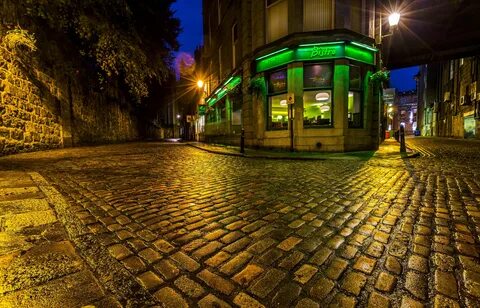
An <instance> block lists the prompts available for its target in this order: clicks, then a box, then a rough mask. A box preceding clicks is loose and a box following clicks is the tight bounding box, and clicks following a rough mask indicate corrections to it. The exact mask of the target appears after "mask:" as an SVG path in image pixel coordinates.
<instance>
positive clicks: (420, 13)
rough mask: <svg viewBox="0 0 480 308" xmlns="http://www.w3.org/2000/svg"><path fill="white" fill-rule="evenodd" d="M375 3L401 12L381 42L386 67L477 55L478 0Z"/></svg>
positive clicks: (479, 46) (479, 30) (479, 34)
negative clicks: (391, 29)
mask: <svg viewBox="0 0 480 308" xmlns="http://www.w3.org/2000/svg"><path fill="white" fill-rule="evenodd" d="M377 5H380V6H381V10H382V11H385V12H388V11H391V10H392V9H396V10H397V11H399V12H400V13H401V16H402V17H401V20H400V24H399V26H398V28H397V29H396V30H395V32H394V33H393V35H391V36H388V37H385V38H384V39H383V42H382V45H383V48H382V51H383V53H384V59H385V64H386V66H387V67H388V68H390V69H392V68H401V67H406V66H412V65H419V64H425V63H432V62H438V61H444V60H449V59H454V58H461V57H468V56H474V55H480V0H397V1H395V0H379V1H378V3H377ZM384 20H386V18H384ZM384 29H386V30H387V31H388V25H385V26H384ZM384 31H385V30H384Z"/></svg>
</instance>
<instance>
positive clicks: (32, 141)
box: [0, 37, 138, 155]
mask: <svg viewBox="0 0 480 308" xmlns="http://www.w3.org/2000/svg"><path fill="white" fill-rule="evenodd" d="M0 42H1V37H0ZM54 52H58V50H57V51H54ZM52 58H56V59H57V63H53V64H52V63H50V64H47V63H46V62H45V61H43V60H44V59H42V56H41V55H40V53H38V52H36V53H31V54H29V53H27V52H25V54H22V55H21V56H20V55H18V54H17V53H16V52H15V51H14V50H9V49H7V48H6V47H5V46H4V45H1V44H0V155H5V154H12V153H19V152H27V151H36V150H43V149H52V148H59V147H68V146H72V145H79V144H91V143H106V142H118V141H127V140H134V139H137V138H138V127H137V120H136V117H135V113H134V110H133V109H132V107H131V105H130V104H129V103H127V102H126V99H125V95H124V94H122V92H121V91H120V88H119V87H118V86H113V87H110V88H109V90H108V91H106V90H103V91H96V90H93V89H92V88H91V87H90V86H89V85H88V84H85V79H84V78H83V79H82V78H80V75H81V73H79V71H78V70H76V72H75V69H72V65H71V63H69V64H66V63H65V62H63V60H62V57H61V56H60V55H58V56H55V54H54V56H53V57H52ZM72 70H73V72H74V73H72ZM76 74H79V76H78V78H76V77H77V76H76Z"/></svg>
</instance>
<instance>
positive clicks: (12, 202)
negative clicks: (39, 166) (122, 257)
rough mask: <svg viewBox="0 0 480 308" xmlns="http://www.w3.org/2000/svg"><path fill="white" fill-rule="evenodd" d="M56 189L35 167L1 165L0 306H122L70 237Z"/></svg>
mask: <svg viewBox="0 0 480 308" xmlns="http://www.w3.org/2000/svg"><path fill="white" fill-rule="evenodd" d="M55 194H59V193H58V192H56V190H54V189H53V187H51V186H50V185H49V184H48V183H47V182H46V181H45V179H43V177H41V176H40V175H39V174H38V173H33V172H32V173H27V172H22V171H0V307H2V308H3V307H84V306H86V307H121V305H120V304H119V303H118V301H117V300H116V299H114V297H113V296H110V295H108V294H106V293H105V291H104V290H103V289H102V287H101V286H100V284H99V282H98V281H97V280H96V278H95V277H94V275H93V274H92V272H91V270H90V269H89V268H88V267H87V265H86V264H85V263H84V261H83V260H82V258H81V257H80V256H79V254H78V253H77V251H76V250H75V248H74V245H73V244H72V242H71V241H70V240H69V239H68V236H67V233H66V231H65V229H64V226H63V225H62V223H61V222H60V221H59V220H58V218H57V216H56V213H55V212H54V210H53V207H54V206H55V205H54V204H52V203H54V202H55V199H57V198H58V195H57V196H56V195H55Z"/></svg>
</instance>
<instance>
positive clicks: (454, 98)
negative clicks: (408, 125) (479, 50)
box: [418, 56, 480, 138]
mask: <svg viewBox="0 0 480 308" xmlns="http://www.w3.org/2000/svg"><path fill="white" fill-rule="evenodd" d="M479 69H480V63H479V56H474V57H468V58H460V59H454V60H450V61H444V62H440V63H432V64H428V65H424V66H423V67H422V69H421V71H420V75H419V78H420V79H421V80H422V85H420V86H419V89H418V95H419V97H421V98H422V99H423V103H422V104H421V105H420V109H421V110H422V111H421V112H422V123H421V127H420V128H421V130H422V134H423V135H425V136H440V137H456V138H480V97H479V93H480V89H479V88H478V86H477V85H478V80H479V77H480V73H479Z"/></svg>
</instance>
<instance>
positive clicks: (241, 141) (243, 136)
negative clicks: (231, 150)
mask: <svg viewBox="0 0 480 308" xmlns="http://www.w3.org/2000/svg"><path fill="white" fill-rule="evenodd" d="M240 153H242V154H244V153H245V130H244V129H243V128H242V133H241V134H240Z"/></svg>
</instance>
